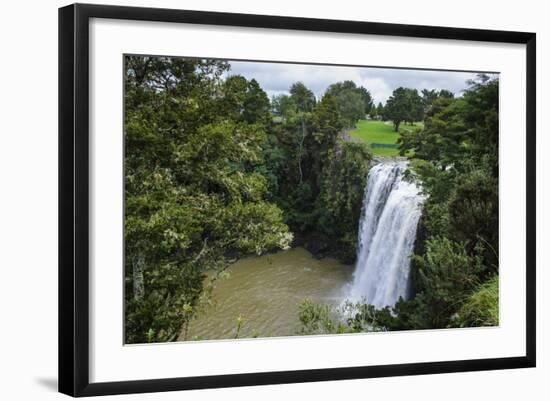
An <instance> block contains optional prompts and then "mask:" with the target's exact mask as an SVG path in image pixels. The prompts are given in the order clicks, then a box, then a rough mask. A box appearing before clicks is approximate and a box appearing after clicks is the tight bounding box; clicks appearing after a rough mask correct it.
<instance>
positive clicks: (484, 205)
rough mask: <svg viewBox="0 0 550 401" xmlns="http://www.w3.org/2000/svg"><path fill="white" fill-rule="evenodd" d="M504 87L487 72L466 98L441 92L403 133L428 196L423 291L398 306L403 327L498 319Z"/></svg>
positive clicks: (418, 263)
mask: <svg viewBox="0 0 550 401" xmlns="http://www.w3.org/2000/svg"><path fill="white" fill-rule="evenodd" d="M498 89H499V85H498V78H496V79H491V78H489V77H487V76H480V77H478V79H476V80H473V81H471V82H470V87H469V88H468V89H467V90H466V91H465V92H464V95H463V96H462V97H460V98H454V97H453V96H452V94H451V93H450V92H448V91H441V92H440V93H438V94H437V98H435V99H434V100H433V101H432V104H431V106H430V107H429V108H428V110H427V112H426V118H425V121H424V128H423V129H420V130H415V131H411V132H403V133H402V134H401V137H400V139H399V144H400V145H399V146H400V152H401V154H404V153H407V152H410V153H413V154H414V157H415V158H416V159H415V160H413V161H412V162H411V164H410V167H411V170H412V171H413V172H414V173H413V174H412V179H416V180H418V181H420V183H421V185H422V188H423V191H424V192H425V194H426V195H427V199H426V201H425V203H424V209H423V214H422V218H421V221H420V225H419V233H421V238H420V240H417V245H416V249H415V255H414V256H413V258H412V266H411V276H412V281H413V287H414V290H415V292H416V296H415V298H414V299H412V300H410V301H403V302H399V303H398V304H396V307H395V308H394V313H395V314H396V316H397V318H398V319H397V324H398V325H400V326H401V327H407V326H408V327H412V328H415V327H416V328H422V327H460V326H468V325H471V324H476V323H474V322H483V323H482V324H486V323H487V324H494V322H495V321H496V320H495V310H496V311H498V286H495V284H494V283H495V282H498V260H499V253H498V249H499V246H498V245H499V237H498V213H499V212H498V174H499V173H498V129H499V127H498ZM495 277H496V278H495ZM495 287H496V288H495ZM480 304H483V305H486V306H487V307H490V308H492V312H491V313H490V314H488V313H486V311H480V308H479V305H480ZM496 316H497V319H498V312H497V313H496Z"/></svg>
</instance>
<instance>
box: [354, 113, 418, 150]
mask: <svg viewBox="0 0 550 401" xmlns="http://www.w3.org/2000/svg"><path fill="white" fill-rule="evenodd" d="M422 126H423V123H421V122H417V123H414V124H413V125H408V124H405V123H401V125H400V127H399V131H400V132H403V131H404V130H410V129H414V128H416V127H422ZM350 135H351V137H352V138H357V139H361V140H362V141H363V142H365V143H367V144H371V143H383V144H394V143H397V138H399V135H400V134H399V132H394V130H393V124H392V123H391V122H388V123H386V122H384V121H374V120H359V121H358V122H357V124H356V126H355V129H354V130H352V131H351V132H350ZM371 150H372V153H373V154H374V155H378V156H398V155H399V151H398V150H397V148H395V149H391V148H371Z"/></svg>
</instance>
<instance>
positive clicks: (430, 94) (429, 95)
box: [422, 89, 454, 115]
mask: <svg viewBox="0 0 550 401" xmlns="http://www.w3.org/2000/svg"><path fill="white" fill-rule="evenodd" d="M439 98H448V99H452V98H454V94H453V93H452V92H451V91H448V90H446V89H441V90H440V91H439V92H438V91H437V90H435V89H422V106H423V109H424V115H426V114H428V112H429V110H430V108H431V107H432V105H433V104H434V102H435V101H436V100H437V99H439Z"/></svg>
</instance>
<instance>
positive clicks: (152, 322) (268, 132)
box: [124, 56, 498, 343]
mask: <svg viewBox="0 0 550 401" xmlns="http://www.w3.org/2000/svg"><path fill="white" fill-rule="evenodd" d="M229 70H230V66H229V64H228V63H226V62H223V61H216V60H208V59H189V58H188V59H179V58H167V57H142V56H130V57H126V58H125V71H126V80H125V100H124V101H125V159H124V169H125V256H126V257H125V319H126V324H125V340H126V342H128V343H139V342H158V341H173V340H177V339H178V338H182V339H187V333H188V329H189V325H190V324H192V323H191V322H192V320H193V319H194V318H195V317H196V316H197V314H198V313H200V312H201V309H202V308H203V307H204V306H205V305H207V304H208V303H209V302H210V294H211V291H212V289H213V288H214V286H215V283H216V280H218V278H219V277H220V276H221V275H222V274H223V272H224V270H225V269H226V268H227V266H228V265H229V264H230V263H231V262H232V261H234V260H236V259H237V258H239V257H241V256H243V255H249V254H258V255H259V254H262V253H265V252H269V251H275V250H278V249H285V248H288V247H289V246H291V245H293V244H294V245H298V244H303V245H305V246H306V248H308V249H309V250H310V251H312V252H313V253H314V254H315V255H316V256H324V255H333V256H336V257H338V258H339V259H340V260H342V261H344V262H346V263H353V261H354V260H355V256H356V248H357V230H358V223H359V218H360V213H361V206H362V202H363V195H364V187H365V183H366V178H367V174H368V170H369V168H370V164H371V161H372V153H371V151H370V148H369V145H368V143H371V142H372V141H371V142H369V141H368V140H367V141H366V142H367V143H363V142H361V143H355V142H346V141H344V140H343V138H344V137H345V135H343V134H344V133H345V132H348V131H349V129H350V128H352V127H355V126H356V125H357V127H359V128H360V127H361V124H362V123H363V121H365V122H366V123H368V124H371V125H374V124H378V125H379V126H380V127H384V129H385V130H386V131H388V132H386V133H385V134H384V135H387V136H384V137H383V138H382V137H380V138H379V140H380V141H390V142H381V143H396V142H397V143H398V145H399V149H398V151H399V152H400V154H401V155H403V156H408V157H409V158H411V162H410V171H409V175H408V178H409V179H411V180H418V182H419V183H420V184H421V186H422V188H423V191H424V192H425V194H426V199H427V200H426V202H425V204H424V210H423V215H422V218H421V221H420V224H419V230H418V239H417V244H416V248H415V252H414V255H412V258H411V261H412V262H411V272H412V287H413V291H414V297H412V298H411V299H410V300H400V301H398V303H397V304H396V305H395V307H394V308H393V309H390V308H385V309H382V310H376V309H375V308H374V307H373V306H371V305H368V304H364V303H357V304H351V303H347V304H346V305H344V307H342V308H341V310H340V311H338V313H336V311H334V310H333V309H332V308H330V307H328V306H323V305H315V304H313V303H311V302H309V301H305V302H304V303H303V304H302V305H301V306H300V310H299V317H300V321H301V322H302V325H303V330H302V334H313V333H320V332H334V333H341V332H357V331H367V330H400V329H419V328H442V327H465V326H471V325H494V324H498V80H495V79H492V80H491V79H488V77H486V76H480V77H479V80H477V81H475V82H471V83H470V88H469V89H468V90H467V91H466V92H465V93H464V95H463V96H462V97H457V98H455V97H454V96H453V94H452V93H450V92H449V91H444V90H443V91H428V90H424V91H422V96H420V95H419V93H418V92H417V90H414V89H409V88H398V89H396V90H395V91H394V92H393V95H392V96H391V97H390V98H389V99H388V101H387V103H386V105H385V106H383V105H382V104H379V105H378V106H377V107H375V106H374V105H373V101H372V97H371V95H370V93H369V92H368V90H366V89H365V88H363V87H358V86H356V84H355V83H353V82H351V81H344V82H338V83H335V84H333V85H331V86H329V88H328V89H327V91H326V92H325V93H324V94H323V96H321V97H320V98H316V97H315V95H314V93H313V92H312V91H311V90H310V89H309V88H307V87H306V86H305V85H304V84H303V83H301V82H296V83H294V84H293V85H292V86H291V87H290V88H289V91H288V95H281V96H277V97H275V98H273V99H272V100H271V101H270V100H269V98H268V97H267V95H266V93H265V92H264V91H263V90H262V88H261V87H260V85H259V84H258V82H256V81H255V80H254V79H251V80H248V79H246V78H244V77H242V76H238V75H231V74H230V72H229ZM367 115H369V116H370V118H371V120H368V121H367V120H364V119H365V118H366V116H367ZM379 119H383V120H388V119H389V120H391V121H392V123H393V128H394V130H395V133H394V132H391V131H392V128H391V126H388V125H387V124H386V123H384V122H382V121H378V120H379ZM415 121H423V123H416V124H414V125H413V122H415ZM358 122H359V124H358ZM402 123H405V124H403V125H404V127H402V128H401V129H400V125H401V124H402ZM406 123H408V125H406ZM359 128H358V129H359ZM379 134H380V135H382V134H381V133H379ZM352 135H354V134H353V133H352ZM356 135H359V136H360V135H361V133H360V132H359V133H357V132H356ZM369 135H371V136H372V134H369ZM382 136H383V135H382ZM370 139H371V140H372V138H370ZM377 141H378V140H377ZM241 325H242V318H241V317H239V319H238V320H237V328H236V334H235V337H239V335H240V330H241Z"/></svg>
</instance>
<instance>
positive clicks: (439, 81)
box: [229, 61, 475, 104]
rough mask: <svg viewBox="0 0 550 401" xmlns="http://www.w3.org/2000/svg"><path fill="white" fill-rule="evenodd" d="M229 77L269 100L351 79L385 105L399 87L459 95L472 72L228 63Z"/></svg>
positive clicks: (317, 90) (320, 90) (321, 89)
mask: <svg viewBox="0 0 550 401" xmlns="http://www.w3.org/2000/svg"><path fill="white" fill-rule="evenodd" d="M229 63H230V64H231V70H230V72H229V74H230V75H236V74H240V75H243V76H244V77H245V78H247V79H252V78H254V79H256V81H258V82H259V84H260V86H261V87H262V88H263V90H265V91H266V92H267V94H268V95H269V97H271V96H273V95H277V94H281V93H288V89H289V88H290V86H291V85H292V84H293V83H294V82H297V81H301V82H303V83H304V84H305V85H306V86H307V87H308V88H309V89H311V90H312V91H313V92H314V93H315V96H316V97H317V98H320V97H321V96H322V95H323V93H324V92H325V90H326V89H327V87H328V86H329V85H330V84H333V83H335V82H339V81H344V80H351V81H354V82H355V83H356V85H358V86H364V87H365V88H366V89H368V90H369V92H370V93H371V95H372V96H373V98H374V101H375V103H376V104H378V102H382V103H385V102H386V100H387V99H388V97H389V96H390V95H391V94H392V92H393V90H394V89H396V88H398V87H400V86H403V87H407V88H416V89H418V91H420V90H422V89H438V90H439V89H448V90H450V91H451V92H453V93H455V95H456V96H460V94H461V93H460V92H461V91H463V90H464V89H465V88H466V87H467V85H466V81H467V80H468V79H472V78H474V77H475V73H465V72H448V71H420V70H407V69H389V68H372V67H338V66H324V65H303V64H302V65H300V64H280V63H258V62H244V61H230V62H229Z"/></svg>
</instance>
